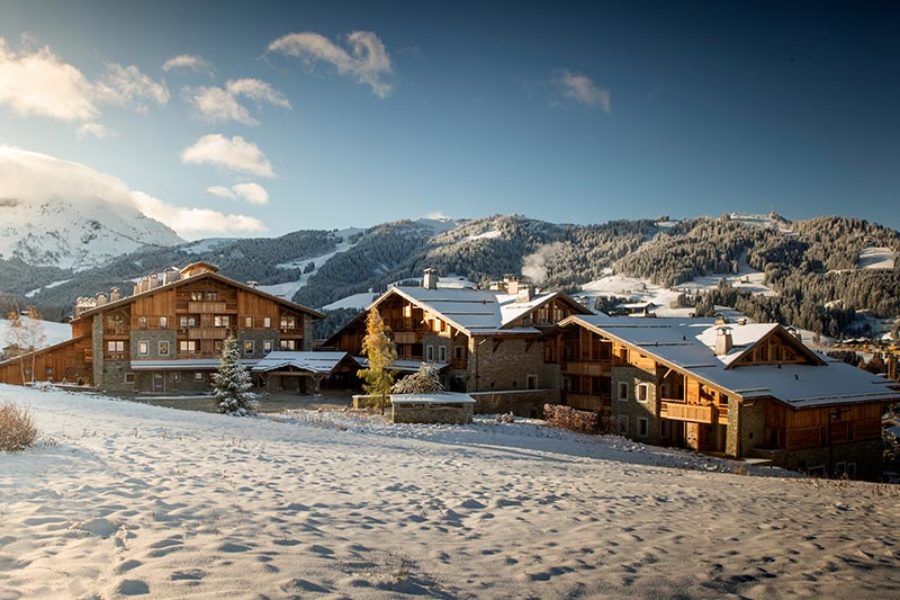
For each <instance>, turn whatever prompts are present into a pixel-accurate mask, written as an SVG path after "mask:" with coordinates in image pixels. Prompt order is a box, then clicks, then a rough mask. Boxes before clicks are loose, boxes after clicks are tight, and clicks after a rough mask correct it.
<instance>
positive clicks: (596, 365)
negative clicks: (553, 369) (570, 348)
mask: <svg viewBox="0 0 900 600" xmlns="http://www.w3.org/2000/svg"><path fill="white" fill-rule="evenodd" d="M611 366H612V363H611V362H610V361H604V362H600V361H586V360H570V361H568V362H567V363H565V364H564V365H563V368H562V372H563V373H566V374H568V375H587V376H590V377H601V376H609V374H610V372H611Z"/></svg>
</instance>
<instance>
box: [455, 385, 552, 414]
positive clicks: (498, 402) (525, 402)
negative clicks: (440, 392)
mask: <svg viewBox="0 0 900 600" xmlns="http://www.w3.org/2000/svg"><path fill="white" fill-rule="evenodd" d="M469 395H470V396H472V397H473V398H474V399H475V412H476V413H479V414H506V413H510V412H511V413H513V414H514V415H517V416H519V417H534V418H540V417H541V416H542V414H543V407H544V405H545V404H557V403H558V402H559V390H557V389H539V390H517V391H499V392H470V393H469Z"/></svg>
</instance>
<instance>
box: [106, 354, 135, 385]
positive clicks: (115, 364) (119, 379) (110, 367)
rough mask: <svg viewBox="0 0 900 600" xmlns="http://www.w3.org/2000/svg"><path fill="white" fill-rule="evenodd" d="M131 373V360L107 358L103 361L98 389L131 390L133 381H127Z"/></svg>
mask: <svg viewBox="0 0 900 600" xmlns="http://www.w3.org/2000/svg"><path fill="white" fill-rule="evenodd" d="M132 375H133V372H132V370H131V361H128V360H107V361H104V362H103V371H102V375H101V380H100V381H101V382H102V383H101V385H100V386H99V387H100V389H102V390H105V391H110V392H125V393H128V392H133V391H134V381H128V379H129V377H131V376H132Z"/></svg>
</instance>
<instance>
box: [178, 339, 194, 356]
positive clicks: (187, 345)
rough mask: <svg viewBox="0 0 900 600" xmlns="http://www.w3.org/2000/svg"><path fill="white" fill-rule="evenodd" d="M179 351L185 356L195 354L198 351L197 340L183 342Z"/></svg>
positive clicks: (179, 345) (179, 343) (180, 343)
mask: <svg viewBox="0 0 900 600" xmlns="http://www.w3.org/2000/svg"><path fill="white" fill-rule="evenodd" d="M178 351H179V352H181V353H184V354H193V353H195V352H196V351H197V342H196V341H195V340H182V341H180V342H178Z"/></svg>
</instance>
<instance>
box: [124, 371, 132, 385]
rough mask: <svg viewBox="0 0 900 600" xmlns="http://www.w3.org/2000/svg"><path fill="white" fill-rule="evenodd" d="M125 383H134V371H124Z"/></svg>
mask: <svg viewBox="0 0 900 600" xmlns="http://www.w3.org/2000/svg"><path fill="white" fill-rule="evenodd" d="M125 383H134V373H125Z"/></svg>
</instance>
